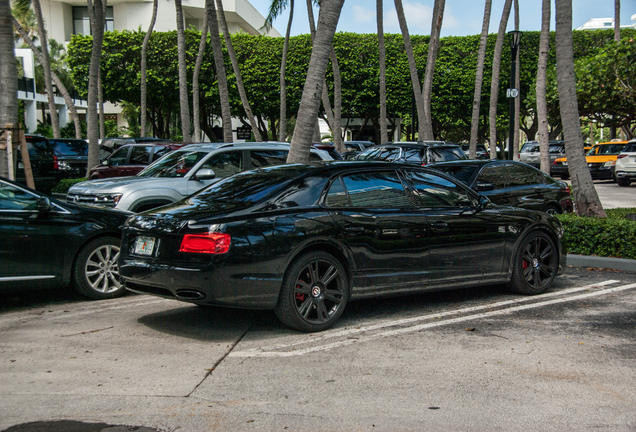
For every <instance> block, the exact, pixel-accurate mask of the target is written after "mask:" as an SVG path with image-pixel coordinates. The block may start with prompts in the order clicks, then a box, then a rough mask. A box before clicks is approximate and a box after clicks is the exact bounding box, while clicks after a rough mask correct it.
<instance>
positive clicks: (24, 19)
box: [11, 0, 38, 43]
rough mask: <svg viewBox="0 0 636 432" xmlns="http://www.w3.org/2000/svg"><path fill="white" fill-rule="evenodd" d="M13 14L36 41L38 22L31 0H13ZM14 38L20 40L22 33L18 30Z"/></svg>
mask: <svg viewBox="0 0 636 432" xmlns="http://www.w3.org/2000/svg"><path fill="white" fill-rule="evenodd" d="M11 14H12V15H13V16H14V17H15V18H16V19H17V20H18V22H19V23H20V25H21V26H22V28H23V29H24V31H25V32H26V34H27V35H29V38H31V40H32V41H34V42H35V41H37V40H38V38H37V35H38V22H37V18H36V17H35V12H33V9H31V1H30V0H27V1H24V0H11ZM13 38H14V39H15V41H16V42H18V41H19V40H20V39H22V34H21V33H20V32H18V31H17V30H16V31H15V33H14V35H13ZM25 43H26V42H25Z"/></svg>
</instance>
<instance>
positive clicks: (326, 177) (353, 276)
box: [120, 161, 565, 331]
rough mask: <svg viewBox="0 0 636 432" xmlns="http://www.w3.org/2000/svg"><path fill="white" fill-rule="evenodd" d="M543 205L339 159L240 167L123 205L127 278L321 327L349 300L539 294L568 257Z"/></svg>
mask: <svg viewBox="0 0 636 432" xmlns="http://www.w3.org/2000/svg"><path fill="white" fill-rule="evenodd" d="M562 234H563V229H562V227H561V224H560V223H559V221H558V220H557V219H556V218H555V217H554V216H552V215H549V214H546V213H542V212H535V211H529V210H523V209H518V208H510V207H499V206H496V205H494V204H492V203H491V202H490V201H489V200H488V199H487V198H485V197H483V196H479V195H478V194H476V193H475V192H474V191H473V190H471V189H470V188H468V187H467V186H465V185H464V184H462V183H461V182H459V181H456V180H455V179H453V178H452V177H450V176H446V175H445V174H441V173H439V172H438V171H435V170H432V169H429V168H422V167H417V166H413V165H407V164H398V163H386V162H356V161H337V162H330V163H326V164H324V165H320V166H318V165H316V166H310V165H302V164H290V165H281V166H275V167H268V168H263V169H260V170H254V171H246V172H243V173H240V174H236V175H233V176H231V177H228V178H225V179H223V180H221V181H219V182H218V183H216V184H214V185H212V186H210V187H208V188H206V189H204V190H202V191H200V192H198V193H196V194H194V195H192V196H190V197H188V198H186V199H184V200H182V201H180V202H178V203H175V204H171V205H168V206H165V207H162V208H160V209H155V210H150V211H148V212H145V213H142V214H139V215H134V216H131V217H130V218H129V219H128V221H127V222H126V227H125V228H124V235H123V238H122V250H121V257H120V273H121V275H122V278H123V280H124V282H125V285H126V288H128V289H130V290H132V291H135V292H139V293H146V294H152V295H157V296H161V297H165V298H171V299H176V300H181V301H185V302H191V303H196V304H201V305H221V306H232V307H241V308H253V309H273V310H274V311H275V313H276V315H277V316H278V318H279V319H280V320H281V321H282V322H283V323H284V324H286V325H288V326H290V327H292V328H294V329H298V330H301V331H320V330H324V329H326V328H328V327H330V326H332V325H333V324H334V322H335V321H336V320H337V319H338V318H339V317H340V316H341V315H342V313H343V311H344V308H345V305H346V304H347V301H349V300H354V299H361V298H365V297H372V296H379V295H399V294H405V293H412V292H420V291H429V290H440V289H447V288H452V287H469V286H475V285H485V284H494V283H507V284H508V285H509V287H510V288H511V289H512V290H513V291H515V292H520V293H524V294H539V293H542V292H544V291H545V290H547V289H548V288H550V286H551V285H552V283H553V281H554V278H555V277H556V275H557V274H558V273H559V272H560V271H562V269H563V267H564V265H565V255H564V252H563V249H562V247H561V241H560V238H561V236H562Z"/></svg>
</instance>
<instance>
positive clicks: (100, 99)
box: [97, 67, 106, 139]
mask: <svg viewBox="0 0 636 432" xmlns="http://www.w3.org/2000/svg"><path fill="white" fill-rule="evenodd" d="M97 73H98V75H97V105H98V106H99V138H100V139H104V138H105V137H106V116H105V115H104V88H103V87H102V71H101V67H100V70H99V71H98V72H97Z"/></svg>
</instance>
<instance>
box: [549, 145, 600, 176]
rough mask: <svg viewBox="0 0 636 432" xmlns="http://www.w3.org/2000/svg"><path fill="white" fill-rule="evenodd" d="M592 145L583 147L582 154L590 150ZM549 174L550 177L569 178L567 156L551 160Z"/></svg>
mask: <svg viewBox="0 0 636 432" xmlns="http://www.w3.org/2000/svg"><path fill="white" fill-rule="evenodd" d="M591 148H592V146H585V147H583V154H585V153H587V152H589V151H590V149H591ZM550 175H551V176H552V177H556V176H559V177H560V178H561V180H567V179H569V178H570V171H569V170H568V158H566V157H561V158H557V159H555V160H554V162H552V166H550Z"/></svg>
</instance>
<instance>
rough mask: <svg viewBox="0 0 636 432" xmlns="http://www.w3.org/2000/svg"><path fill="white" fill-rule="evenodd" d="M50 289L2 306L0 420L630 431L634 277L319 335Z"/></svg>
mask: <svg viewBox="0 0 636 432" xmlns="http://www.w3.org/2000/svg"><path fill="white" fill-rule="evenodd" d="M49 295H50V294H45V293H41V292H40V293H39V292H34V293H33V295H32V296H31V299H30V300H29V301H26V300H24V299H21V298H19V297H10V298H6V297H5V298H3V299H2V302H1V303H0V307H1V312H0V335H1V337H0V341H1V342H0V352H1V353H2V355H1V358H2V361H1V362H0V376H2V385H1V386H0V397H1V398H2V404H1V405H0V430H4V429H5V428H9V427H13V429H10V430H53V429H50V428H48V429H27V427H28V426H24V424H26V423H29V422H38V421H50V420H73V421H78V422H88V423H91V422H96V423H100V424H106V425H127V426H145V427H147V428H153V429H157V430H166V431H177V430H178V431H204V430H222V431H229V430H232V431H235V430H239V431H242V430H303V431H304V430H307V431H315V430H343V431H357V430H387V431H390V430H424V429H429V430H554V429H560V430H591V429H599V428H603V429H609V430H634V428H636V410H635V409H634V408H635V405H636V386H635V385H634V384H636V379H635V378H636V367H635V366H636V364H635V363H636V331H635V330H636V307H635V306H636V273H630V272H617V271H607V270H602V271H599V270H592V269H585V268H568V269H567V271H566V273H565V274H564V275H563V276H562V277H560V278H559V279H558V281H557V283H556V284H555V286H554V288H553V289H551V290H550V292H548V293H546V294H543V295H540V296H536V297H524V296H517V295H512V294H509V293H508V292H507V291H506V289H505V287H501V286H490V287H483V288H479V289H464V290H456V291H452V292H443V293H432V294H425V295H417V296H408V297H401V298H394V299H380V300H372V301H360V302H354V303H350V304H349V306H348V308H347V310H346V312H345V314H344V315H343V317H342V318H341V320H340V321H339V322H338V323H337V326H336V327H335V328H334V329H332V330H329V331H326V332H322V333H319V334H303V333H298V332H295V331H292V330H288V329H286V328H284V327H282V326H281V325H280V324H279V322H278V321H277V320H276V318H275V317H274V315H273V314H272V313H270V312H254V311H243V310H231V309H220V308H212V307H210V308H201V307H196V306H191V305H187V304H183V303H178V302H175V301H170V300H163V299H159V298H154V297H148V296H141V295H129V296H126V297H124V298H120V299H114V300H107V301H100V302H91V301H84V300H82V299H80V298H78V297H74V294H71V293H68V294H66V296H67V297H66V298H62V299H58V300H53V301H52V300H51V299H50V297H48V296H49ZM39 296H44V298H40V297H39ZM16 425H23V428H19V429H17V428H16ZM47 425H48V426H50V423H47ZM546 425H547V426H546ZM66 430H74V429H66ZM78 430H81V429H78ZM95 430H110V429H108V428H100V429H95ZM123 430H125V429H123Z"/></svg>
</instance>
